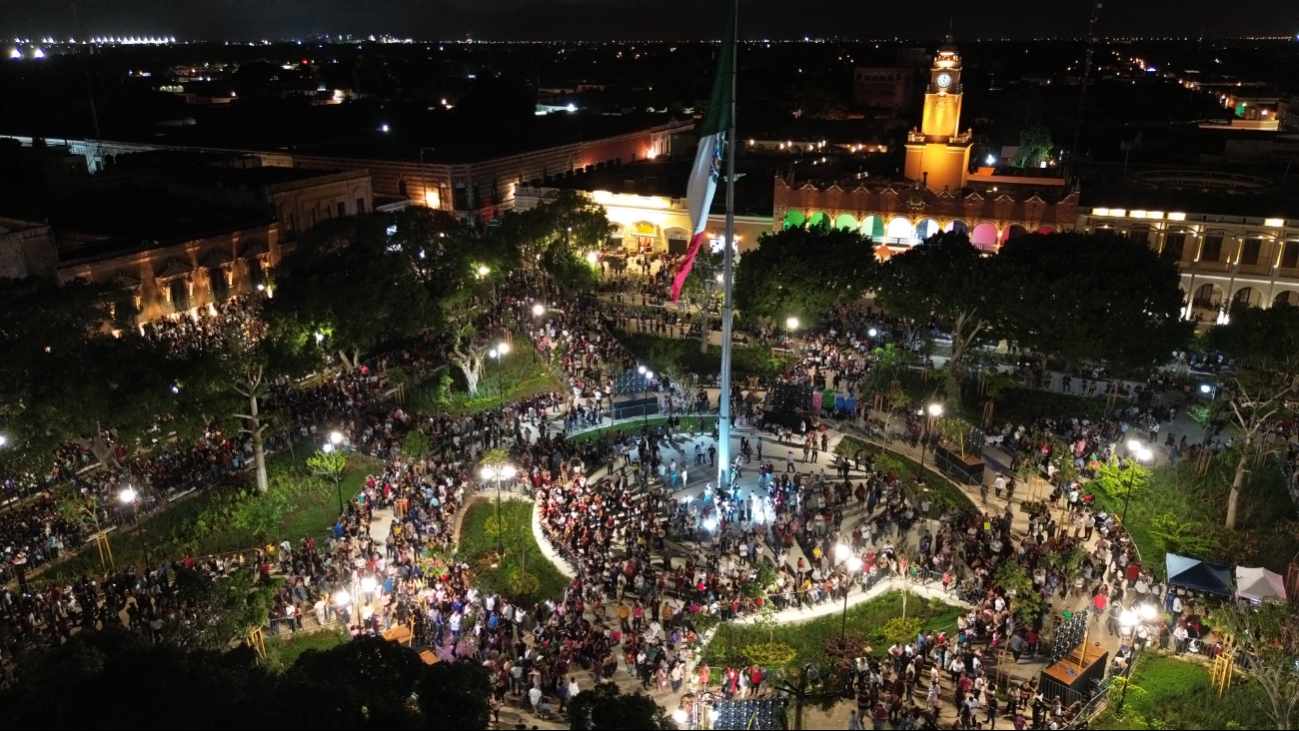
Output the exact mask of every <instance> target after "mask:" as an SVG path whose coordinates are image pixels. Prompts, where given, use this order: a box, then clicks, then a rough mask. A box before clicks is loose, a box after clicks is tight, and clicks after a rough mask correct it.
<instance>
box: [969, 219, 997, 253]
mask: <svg viewBox="0 0 1299 731" xmlns="http://www.w3.org/2000/svg"><path fill="white" fill-rule="evenodd" d="M970 243H971V244H974V245H975V246H977V247H979V248H980V249H996V248H997V227H996V226H995V225H994V224H991V223H989V222H987V221H984V222H983V223H981V224H979V225H977V226H975V227H974V231H973V232H972V233H971V234H970Z"/></svg>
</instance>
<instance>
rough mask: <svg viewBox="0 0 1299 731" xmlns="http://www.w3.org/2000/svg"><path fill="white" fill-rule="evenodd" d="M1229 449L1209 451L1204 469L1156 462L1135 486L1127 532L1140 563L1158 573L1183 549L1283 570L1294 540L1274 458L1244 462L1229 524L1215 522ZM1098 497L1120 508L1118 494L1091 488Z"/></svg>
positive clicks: (1221, 507) (1232, 460) (1222, 513)
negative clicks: (1236, 509)
mask: <svg viewBox="0 0 1299 731" xmlns="http://www.w3.org/2000/svg"><path fill="white" fill-rule="evenodd" d="M1235 469H1236V456H1235V453H1233V452H1230V451H1228V452H1224V453H1221V454H1218V455H1217V456H1215V457H1214V459H1213V461H1212V463H1211V464H1210V468H1209V472H1208V474H1206V475H1200V474H1199V473H1197V472H1196V469H1195V462H1194V461H1193V460H1181V461H1179V462H1178V463H1177V464H1176V465H1175V466H1168V465H1164V466H1161V467H1156V468H1155V469H1154V470H1152V472H1151V477H1150V481H1149V484H1148V485H1147V486H1145V487H1144V488H1143V487H1140V486H1138V488H1137V490H1136V491H1135V492H1133V493H1132V498H1131V501H1130V502H1129V504H1128V507H1127V525H1128V532H1129V533H1130V534H1131V535H1132V539H1133V540H1134V541H1135V542H1136V544H1137V548H1138V549H1139V550H1140V551H1141V556H1142V558H1143V559H1144V560H1145V563H1146V564H1147V565H1148V566H1150V567H1151V568H1154V569H1155V570H1156V571H1157V572H1159V573H1161V574H1162V573H1163V568H1164V554H1165V553H1166V552H1170V551H1171V552H1174V553H1187V554H1190V555H1192V556H1194V557H1196V558H1207V559H1212V560H1215V561H1222V562H1224V563H1234V564H1240V565H1244V566H1264V567H1266V568H1268V569H1270V570H1272V571H1276V572H1279V573H1284V572H1285V569H1286V567H1287V566H1288V565H1289V562H1290V560H1291V559H1292V558H1293V557H1294V547H1295V545H1296V544H1299V521H1297V520H1295V518H1294V514H1295V512H1294V504H1293V503H1292V502H1291V500H1290V495H1289V493H1288V492H1287V491H1286V487H1285V477H1284V475H1283V474H1282V472H1281V467H1280V465H1279V463H1278V462H1277V460H1276V459H1274V458H1271V457H1269V458H1268V459H1267V460H1266V461H1265V462H1264V463H1263V464H1262V465H1258V466H1255V467H1253V468H1252V469H1251V471H1250V473H1249V475H1248V476H1247V478H1246V480H1245V485H1244V487H1243V488H1242V490H1241V498H1240V515H1239V519H1238V523H1237V526H1238V527H1237V529H1236V530H1235V531H1228V530H1226V529H1224V528H1223V527H1222V523H1223V520H1224V519H1225V518H1226V514H1227V496H1228V492H1229V490H1230V486H1231V480H1232V477H1233V476H1234V473H1235ZM1091 493H1092V494H1093V495H1094V496H1095V497H1096V501H1097V503H1098V504H1100V505H1102V506H1104V507H1105V508H1106V509H1108V510H1110V511H1113V512H1115V513H1117V514H1119V515H1122V513H1123V500H1122V499H1120V498H1112V497H1110V496H1108V495H1106V494H1105V493H1104V492H1102V491H1101V490H1099V489H1094V488H1093V489H1092V490H1091Z"/></svg>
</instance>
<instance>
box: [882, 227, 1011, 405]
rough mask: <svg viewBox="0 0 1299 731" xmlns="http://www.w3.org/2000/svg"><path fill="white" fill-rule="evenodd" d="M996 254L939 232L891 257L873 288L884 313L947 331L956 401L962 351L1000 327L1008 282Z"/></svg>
mask: <svg viewBox="0 0 1299 731" xmlns="http://www.w3.org/2000/svg"><path fill="white" fill-rule="evenodd" d="M998 261H999V259H998V258H990V257H985V256H984V255H983V254H982V253H981V252H980V251H979V250H978V249H976V248H974V246H973V245H971V244H970V240H969V239H968V238H967V237H966V236H965V234H961V233H951V232H947V233H939V234H935V235H934V236H931V237H930V238H929V239H928V240H927V241H925V242H924V243H921V244H919V245H917V246H915V247H913V248H912V249H910V250H908V251H906V252H903V253H901V254H898V255H897V256H894V257H892V258H890V259H889V260H888V261H887V262H886V263H885V265H884V267H883V271H882V272H881V275H880V278H879V286H878V287H877V288H876V299H877V301H879V303H880V306H881V307H883V308H884V309H885V310H887V311H888V312H889V313H891V314H893V315H895V316H897V317H901V318H903V319H906V320H910V321H912V322H914V323H917V324H927V323H934V324H937V325H938V326H939V327H942V328H944V329H946V330H949V331H950V332H951V333H952V347H951V352H950V354H949V355H948V358H947V368H946V379H947V381H946V383H947V387H946V388H947V398H948V399H949V401H950V404H951V407H952V408H956V407H958V406H959V405H960V403H961V379H962V376H963V374H964V369H965V365H964V362H963V361H964V359H965V356H966V353H967V352H968V351H969V350H970V348H971V347H973V346H974V345H976V344H977V343H979V342H981V341H984V340H989V339H991V338H992V337H994V336H996V335H997V334H998V333H999V332H1000V330H1001V319H1002V318H1003V317H1004V316H1005V314H1006V310H1007V308H1008V306H1009V305H1010V304H1011V303H1010V302H1007V299H1008V297H1007V292H1008V287H1009V286H1010V284H1009V283H1008V282H1006V281H1004V279H1003V278H1002V276H1001V267H1000V266H999V264H998Z"/></svg>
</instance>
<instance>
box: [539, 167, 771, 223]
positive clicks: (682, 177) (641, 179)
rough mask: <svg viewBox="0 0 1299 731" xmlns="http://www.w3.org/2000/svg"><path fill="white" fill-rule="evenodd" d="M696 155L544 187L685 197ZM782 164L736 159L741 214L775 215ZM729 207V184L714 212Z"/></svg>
mask: <svg viewBox="0 0 1299 731" xmlns="http://www.w3.org/2000/svg"><path fill="white" fill-rule="evenodd" d="M693 158H694V154H693V152H692V153H690V154H688V155H683V154H680V153H678V154H677V155H676V156H675V159H671V160H663V159H660V160H646V161H643V162H637V163H632V164H630V165H620V166H613V167H606V168H602V169H596V170H593V171H590V172H585V173H580V174H577V175H572V176H568V177H556V178H551V179H550V180H548V181H544V182H543V187H554V188H566V189H572V190H581V191H586V192H594V191H597V190H599V191H607V192H609V193H614V194H624V195H644V196H660V197H664V198H680V199H684V198H685V197H686V186H687V183H688V182H689V179H690V168H691V166H692V164H693V162H694V160H693ZM778 167H779V165H778V162H777V161H773V160H771V159H766V158H762V157H746V158H739V159H737V160H736V161H735V173H736V175H735V212H736V213H737V214H738V215H742V216H745V215H747V216H766V217H770V216H771V210H772V188H771V178H772V176H773V175H775V174H776V171H777V169H778ZM725 210H726V195H725V188H721V189H719V190H718V191H717V195H716V196H714V197H713V208H712V212H713V213H723V212H725Z"/></svg>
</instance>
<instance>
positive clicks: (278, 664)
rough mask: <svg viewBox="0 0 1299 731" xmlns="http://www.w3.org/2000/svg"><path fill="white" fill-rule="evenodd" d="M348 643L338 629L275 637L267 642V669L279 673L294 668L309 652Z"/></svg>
mask: <svg viewBox="0 0 1299 731" xmlns="http://www.w3.org/2000/svg"><path fill="white" fill-rule="evenodd" d="M347 641H348V637H347V635H345V634H343V632H342V630H340V629H338V628H337V627H331V628H328V629H322V630H320V631H318V632H295V633H293V634H290V635H274V636H272V637H270V638H269V639H267V640H266V660H265V664H266V667H269V668H271V669H272V670H275V671H278V672H284V671H285V670H287V669H289V668H291V667H293V663H295V662H297V661H298V658H299V657H301V656H302V654H303V653H305V652H308V651H318V652H324V651H325V650H330V649H333V648H335V647H337V646H339V645H341V644H343V643H344V642H347Z"/></svg>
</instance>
